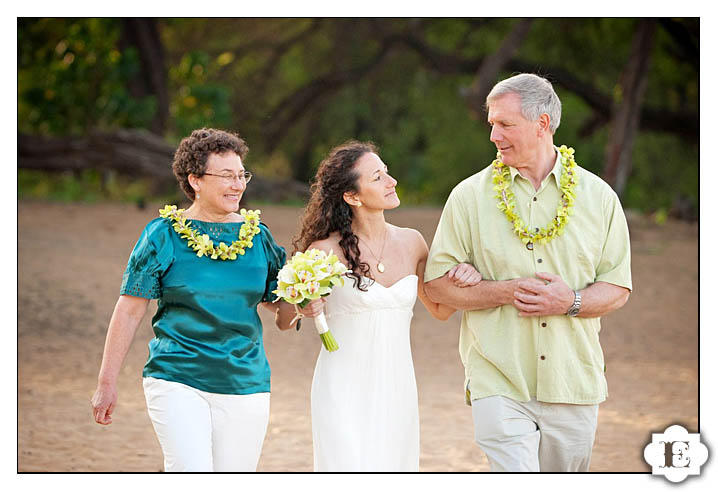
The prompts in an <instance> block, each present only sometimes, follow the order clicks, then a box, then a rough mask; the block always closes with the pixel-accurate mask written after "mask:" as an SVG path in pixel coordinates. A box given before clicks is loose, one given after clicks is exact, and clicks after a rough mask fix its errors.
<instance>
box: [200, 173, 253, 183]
mask: <svg viewBox="0 0 718 492" xmlns="http://www.w3.org/2000/svg"><path fill="white" fill-rule="evenodd" d="M203 176H217V177H218V178H222V179H223V180H225V182H227V183H234V181H235V180H236V179H238V180H240V181H244V182H245V183H249V182H250V181H251V180H252V173H250V172H249V171H244V172H243V173H241V174H239V175H237V174H234V173H224V174H212V173H204V174H203Z"/></svg>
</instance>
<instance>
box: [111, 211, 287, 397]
mask: <svg viewBox="0 0 718 492" xmlns="http://www.w3.org/2000/svg"><path fill="white" fill-rule="evenodd" d="M191 222H192V224H191V227H193V228H195V229H197V230H198V231H200V233H201V234H208V235H209V236H210V238H211V239H212V240H213V241H214V243H215V244H218V243H219V242H220V241H224V242H225V243H226V244H230V243H231V242H232V241H235V240H236V239H237V236H238V233H239V228H240V227H241V225H242V224H241V223H214V222H202V221H199V220H192V221H191ZM259 228H260V233H259V234H257V235H256V236H255V237H254V240H253V243H254V245H253V246H252V247H251V248H248V249H246V250H245V254H244V255H243V256H237V259H236V260H226V261H222V260H212V259H211V258H208V257H206V256H203V257H201V258H198V257H197V254H196V253H195V252H194V251H193V250H192V249H191V248H190V247H189V246H188V245H187V242H186V240H183V239H181V238H180V237H179V235H178V234H177V233H176V232H175V231H174V230H173V229H172V224H171V221H170V219H163V218H157V219H154V220H152V221H151V222H150V223H149V224H147V227H145V229H144V231H142V234H141V235H140V238H139V240H138V241H137V244H136V245H135V247H134V249H133V251H132V254H131V256H130V260H129V262H128V264H127V269H126V270H125V274H124V275H123V277H122V288H121V290H120V294H121V295H129V296H136V297H145V298H149V299H158V302H157V312H156V313H155V315H154V317H153V318H152V327H153V330H154V333H155V337H154V338H153V339H152V340H151V341H150V343H149V351H150V353H149V358H148V360H147V363H146V364H145V367H144V370H143V372H142V375H143V376H145V377H147V376H151V377H154V378H158V379H165V380H169V381H176V382H179V383H183V384H186V385H188V386H192V387H193V388H197V389H199V390H202V391H207V392H210V393H222V394H232V395H244V394H252V393H264V392H268V391H269V389H270V385H269V376H270V370H269V363H268V362H267V357H266V355H265V353H264V343H263V340H262V323H261V321H260V319H259V315H258V314H257V305H258V304H259V303H260V302H271V301H273V300H274V299H275V296H274V294H272V290H275V289H276V288H277V285H276V283H277V280H276V279H277V274H278V272H279V269H280V268H281V267H282V266H283V265H284V262H285V259H286V253H285V251H284V248H282V247H281V246H279V245H277V243H276V242H275V241H274V238H273V237H272V234H271V233H270V232H269V229H268V228H267V227H266V226H265V225H264V224H261V223H260V225H259Z"/></svg>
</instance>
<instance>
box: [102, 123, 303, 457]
mask: <svg viewBox="0 0 718 492" xmlns="http://www.w3.org/2000/svg"><path fill="white" fill-rule="evenodd" d="M247 151H248V148H247V146H246V145H245V143H244V141H243V140H242V139H241V138H240V137H239V136H237V135H233V134H230V133H227V132H224V131H220V130H214V129H206V128H203V129H201V130H195V131H194V132H192V134H191V135H190V136H189V137H187V138H185V139H183V140H182V142H181V143H180V145H179V148H178V149H177V151H176V153H175V156H174V162H173V163H172V169H173V171H174V174H175V176H176V177H177V180H178V181H179V184H180V186H181V187H182V190H183V191H184V193H185V194H186V195H187V196H188V197H189V199H190V200H192V202H193V203H192V206H190V207H189V208H188V209H187V210H177V209H176V207H166V208H165V209H164V210H163V211H161V215H162V216H161V217H159V218H156V219H154V220H152V221H151V222H150V223H149V224H147V226H146V227H145V229H144V231H143V232H142V234H141V235H140V238H139V240H138V242H137V244H136V245H135V247H134V250H133V251H132V254H131V256H130V259H129V262H128V265H127V269H126V270H125V274H124V276H123V279H122V287H121V290H120V294H121V295H120V298H119V300H118V301H117V305H116V306H115V310H114V313H113V315H112V319H111V320H110V325H109V328H108V333H107V340H106V342H105V349H104V354H103V358H102V366H101V368H100V374H99V377H98V385H97V390H96V392H95V395H94V396H93V398H92V406H93V409H94V416H95V421H96V422H97V423H99V424H103V425H107V424H110V423H111V422H112V417H111V415H112V412H113V410H114V407H115V405H116V403H117V385H116V381H117V375H118V373H119V371H120V367H121V365H122V362H123V360H124V358H125V356H126V354H127V352H128V350H129V347H130V344H131V342H132V339H133V337H134V334H135V331H136V330H137V326H138V324H139V322H140V320H141V319H142V317H143V316H144V314H145V312H146V311H147V307H148V304H149V300H150V299H158V303H157V313H156V314H155V315H154V317H153V318H152V327H153V330H154V334H155V337H154V338H153V339H152V340H151V341H150V343H149V358H148V360H147V363H146V364H145V367H144V370H143V373H142V374H143V386H144V391H145V398H146V400H147V409H148V411H149V415H150V419H151V420H152V424H153V426H154V429H155V432H156V433H157V437H158V439H159V442H160V445H161V447H162V452H163V453H164V458H165V470H166V471H255V470H256V467H257V462H258V460H259V455H260V452H261V449H262V443H263V441H264V435H265V432H266V428H267V421H268V418H269V390H270V384H269V376H270V370H269V364H268V363H267V358H266V356H265V353H264V345H263V342H262V324H261V322H260V319H259V315H258V314H257V305H259V304H262V305H263V306H265V307H266V308H268V309H271V310H273V311H275V313H276V315H275V321H276V324H277V326H278V327H279V329H280V330H286V329H289V328H290V327H291V326H292V322H291V321H290V320H292V319H293V317H294V310H293V309H292V307H291V306H290V305H289V304H286V303H283V302H279V303H276V304H270V302H271V301H273V300H274V296H273V294H272V293H271V292H272V290H274V289H276V286H275V283H276V277H277V272H278V271H279V269H280V268H281V267H282V265H283V264H284V261H285V252H284V249H283V248H282V247H280V246H278V245H277V243H276V242H275V241H274V239H273V238H272V235H271V233H270V232H269V229H268V228H267V227H266V226H265V225H264V224H261V223H260V222H259V219H258V215H257V213H255V212H246V211H245V210H244V209H243V210H242V212H241V213H240V214H238V213H237V209H238V208H239V201H240V199H241V198H242V194H243V193H244V190H245V189H246V186H247V183H248V182H249V180H250V179H251V177H252V174H251V173H250V172H248V171H247V170H246V169H245V168H244V165H243V162H242V161H243V159H244V157H245V156H246V154H247Z"/></svg>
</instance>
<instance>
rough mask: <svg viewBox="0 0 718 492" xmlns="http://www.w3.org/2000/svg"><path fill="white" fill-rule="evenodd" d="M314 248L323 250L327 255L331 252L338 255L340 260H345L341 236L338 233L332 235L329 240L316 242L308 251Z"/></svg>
mask: <svg viewBox="0 0 718 492" xmlns="http://www.w3.org/2000/svg"><path fill="white" fill-rule="evenodd" d="M312 248H316V249H321V250H322V251H324V252H325V253H329V252H330V251H331V252H333V253H334V254H336V255H337V256H338V257H339V259H340V260H342V261H343V260H344V257H343V255H342V248H341V247H340V246H339V234H337V233H332V234H330V235H329V237H327V238H324V239H318V240H316V241H314V242H313V243H312V244H310V245H309V247H308V248H307V249H312Z"/></svg>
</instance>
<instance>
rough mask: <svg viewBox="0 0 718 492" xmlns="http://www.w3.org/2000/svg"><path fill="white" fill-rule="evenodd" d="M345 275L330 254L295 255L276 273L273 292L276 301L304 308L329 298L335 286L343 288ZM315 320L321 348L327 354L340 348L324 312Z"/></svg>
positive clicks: (313, 250)
mask: <svg viewBox="0 0 718 492" xmlns="http://www.w3.org/2000/svg"><path fill="white" fill-rule="evenodd" d="M347 272H349V270H348V269H347V267H346V265H344V264H343V263H342V262H341V261H339V258H338V257H337V255H335V254H333V253H332V252H331V251H330V252H329V254H326V253H325V252H324V251H322V250H319V249H310V250H308V251H305V252H304V253H302V252H297V253H295V254H294V256H292V259H291V260H290V261H289V262H288V263H287V264H286V265H284V267H282V269H281V270H280V271H279V275H278V276H277V280H278V285H277V290H275V291H273V293H274V294H276V295H277V298H278V299H283V300H285V301H286V302H288V303H290V304H295V305H299V306H301V307H304V306H306V305H307V304H309V303H310V302H311V301H313V300H316V299H319V298H320V297H324V296H328V295H329V294H330V293H331V291H332V288H334V287H335V286H337V285H344V275H345V274H346V273H347ZM314 321H315V324H316V328H317V332H319V337H320V338H321V339H322V344H323V345H324V348H326V349H327V350H328V351H329V352H334V351H335V350H337V349H338V348H339V346H338V345H337V342H336V340H335V339H334V336H333V335H332V332H331V331H329V326H328V325H327V321H326V317H325V316H324V313H319V315H318V316H317V317H316V318H314Z"/></svg>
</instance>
